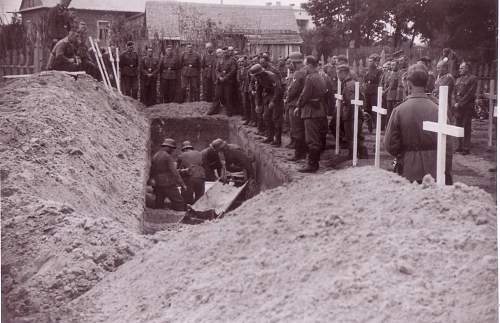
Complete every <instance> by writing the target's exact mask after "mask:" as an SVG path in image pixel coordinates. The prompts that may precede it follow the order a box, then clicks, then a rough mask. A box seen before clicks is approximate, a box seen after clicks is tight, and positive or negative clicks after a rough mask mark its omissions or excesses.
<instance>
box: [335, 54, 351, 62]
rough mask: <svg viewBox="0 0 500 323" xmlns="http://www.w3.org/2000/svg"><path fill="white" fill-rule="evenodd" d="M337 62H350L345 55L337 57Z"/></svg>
mask: <svg viewBox="0 0 500 323" xmlns="http://www.w3.org/2000/svg"><path fill="white" fill-rule="evenodd" d="M337 62H344V63H347V62H349V60H348V59H347V56H345V55H338V56H337Z"/></svg>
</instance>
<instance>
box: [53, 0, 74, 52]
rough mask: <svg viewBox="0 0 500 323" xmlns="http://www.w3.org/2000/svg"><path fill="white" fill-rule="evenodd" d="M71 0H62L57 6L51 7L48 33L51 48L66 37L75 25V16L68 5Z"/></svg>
mask: <svg viewBox="0 0 500 323" xmlns="http://www.w3.org/2000/svg"><path fill="white" fill-rule="evenodd" d="M70 3H71V0H61V1H60V2H59V3H58V4H57V5H56V6H55V7H52V8H50V9H49V12H48V14H47V34H48V37H49V39H50V40H51V42H52V43H51V49H52V48H53V47H54V45H55V44H56V43H57V42H58V41H59V40H61V39H63V38H64V37H66V36H67V35H68V33H69V31H70V30H71V29H72V27H73V23H74V17H73V14H72V13H71V12H70V11H69V9H68V7H69V4H70Z"/></svg>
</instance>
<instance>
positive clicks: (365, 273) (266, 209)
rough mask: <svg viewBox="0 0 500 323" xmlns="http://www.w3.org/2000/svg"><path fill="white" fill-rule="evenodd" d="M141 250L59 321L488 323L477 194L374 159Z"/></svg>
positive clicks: (489, 297)
mask: <svg viewBox="0 0 500 323" xmlns="http://www.w3.org/2000/svg"><path fill="white" fill-rule="evenodd" d="M229 215H233V216H227V217H226V218H224V219H222V220H219V221H216V222H213V223H210V224H205V225H199V226H194V227H189V228H184V229H183V230H181V231H180V232H175V233H173V232H166V233H162V234H157V239H158V240H159V243H158V244H157V245H156V246H155V247H154V248H152V249H151V250H148V251H145V252H143V253H141V254H140V255H137V256H136V257H135V258H134V259H133V260H132V261H130V262H128V263H126V264H125V265H123V266H122V267H120V268H119V269H118V271H117V272H116V273H115V274H113V275H109V276H107V277H106V278H105V279H104V280H103V281H102V282H100V283H99V284H98V285H97V286H96V287H95V288H93V289H92V290H91V291H90V292H89V293H87V294H85V295H84V296H83V297H81V298H79V299H77V300H75V301H73V302H72V303H71V304H70V308H71V311H69V312H66V314H65V316H63V317H64V320H65V321H66V322H158V323H160V322H405V321H406V322H426V323H429V322H496V321H497V320H498V315H497V304H498V300H497V259H496V228H495V226H496V219H495V205H494V202H493V199H492V198H491V196H490V195H489V194H487V193H485V192H484V191H482V190H480V189H477V188H473V187H469V186H466V185H464V184H460V183H457V184H455V185H454V186H451V187H444V188H443V187H442V188H438V187H436V186H435V184H434V182H433V180H432V179H430V178H426V179H425V180H424V184H422V185H416V184H410V183H408V182H407V181H406V180H404V179H402V178H401V177H399V176H397V175H395V174H393V173H389V172H386V171H383V170H378V169H375V168H372V167H361V168H355V169H348V170H344V171H338V172H327V173H325V174H320V175H315V176H310V177H308V178H305V179H302V180H299V181H296V182H293V183H291V184H288V185H285V186H283V187H279V188H276V189H273V190H268V191H265V192H262V193H261V194H260V195H258V196H257V197H255V198H253V199H252V200H249V201H247V202H245V203H244V204H243V205H242V206H241V207H240V208H238V209H236V210H235V211H233V212H232V213H230V214H229Z"/></svg>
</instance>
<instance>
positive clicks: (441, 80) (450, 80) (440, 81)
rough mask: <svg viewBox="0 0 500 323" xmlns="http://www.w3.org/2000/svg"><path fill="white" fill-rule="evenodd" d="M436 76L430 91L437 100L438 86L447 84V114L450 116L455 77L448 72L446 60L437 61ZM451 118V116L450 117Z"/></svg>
mask: <svg viewBox="0 0 500 323" xmlns="http://www.w3.org/2000/svg"><path fill="white" fill-rule="evenodd" d="M436 70H437V73H438V75H437V78H436V82H435V83H434V91H432V95H434V97H436V98H437V99H438V100H439V87H440V86H447V87H448V116H449V117H451V116H452V111H451V107H452V98H453V97H452V95H453V92H454V89H453V88H454V87H455V78H454V77H453V76H452V75H451V74H450V73H449V72H448V62H447V61H439V62H438V63H437V68H436ZM450 119H451V118H450Z"/></svg>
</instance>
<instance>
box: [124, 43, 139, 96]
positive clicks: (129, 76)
mask: <svg viewBox="0 0 500 323" xmlns="http://www.w3.org/2000/svg"><path fill="white" fill-rule="evenodd" d="M138 67H139V55H138V54H137V52H136V51H135V50H134V42H132V41H129V42H127V50H126V51H125V52H123V53H122V54H121V55H120V73H121V75H120V78H121V81H122V86H121V88H122V92H123V94H124V95H128V96H130V97H132V98H134V99H137V90H138V80H137V74H138Z"/></svg>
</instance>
